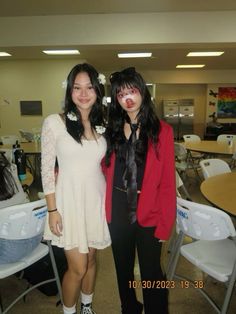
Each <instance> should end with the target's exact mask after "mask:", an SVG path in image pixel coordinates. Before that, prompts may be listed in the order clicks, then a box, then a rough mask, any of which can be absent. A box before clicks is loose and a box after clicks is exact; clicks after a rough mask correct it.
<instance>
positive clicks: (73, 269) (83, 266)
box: [62, 248, 88, 307]
mask: <svg viewBox="0 0 236 314" xmlns="http://www.w3.org/2000/svg"><path fill="white" fill-rule="evenodd" d="M65 255H66V259H67V263H68V270H67V271H66V273H65V275H64V277H63V281H62V294H63V303H64V305H65V306H67V307H72V306H74V305H75V304H76V303H77V300H78V297H79V293H80V289H81V283H82V279H83V278H84V276H85V274H86V271H87V266H88V254H82V253H79V251H78V249H77V248H75V249H72V250H65Z"/></svg>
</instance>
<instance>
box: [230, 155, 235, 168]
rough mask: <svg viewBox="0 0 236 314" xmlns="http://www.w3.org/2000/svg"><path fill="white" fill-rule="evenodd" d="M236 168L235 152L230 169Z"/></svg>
mask: <svg viewBox="0 0 236 314" xmlns="http://www.w3.org/2000/svg"><path fill="white" fill-rule="evenodd" d="M235 167H236V151H235V152H234V154H233V156H232V158H231V161H230V168H231V169H233V168H235Z"/></svg>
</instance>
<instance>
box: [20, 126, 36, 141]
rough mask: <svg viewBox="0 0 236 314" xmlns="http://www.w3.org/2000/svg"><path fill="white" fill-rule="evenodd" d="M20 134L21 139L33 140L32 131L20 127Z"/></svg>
mask: <svg viewBox="0 0 236 314" xmlns="http://www.w3.org/2000/svg"><path fill="white" fill-rule="evenodd" d="M19 133H20V136H21V137H22V139H24V140H26V141H27V142H33V141H34V133H33V132H29V131H25V130H22V129H20V130H19Z"/></svg>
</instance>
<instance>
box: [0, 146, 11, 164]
mask: <svg viewBox="0 0 236 314" xmlns="http://www.w3.org/2000/svg"><path fill="white" fill-rule="evenodd" d="M0 154H4V156H5V157H6V158H7V160H8V161H9V162H10V163H12V161H13V152H12V149H11V148H0Z"/></svg>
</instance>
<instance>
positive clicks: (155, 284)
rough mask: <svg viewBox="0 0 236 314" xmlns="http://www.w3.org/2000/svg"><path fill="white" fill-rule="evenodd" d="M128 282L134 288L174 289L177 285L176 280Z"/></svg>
mask: <svg viewBox="0 0 236 314" xmlns="http://www.w3.org/2000/svg"><path fill="white" fill-rule="evenodd" d="M128 284H129V288H132V289H137V288H142V289H172V288H175V286H176V284H175V281H174V280H129V282H128Z"/></svg>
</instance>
